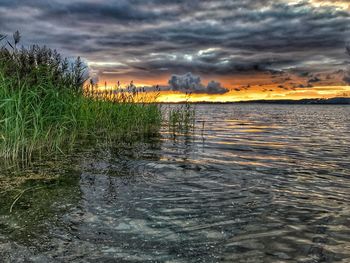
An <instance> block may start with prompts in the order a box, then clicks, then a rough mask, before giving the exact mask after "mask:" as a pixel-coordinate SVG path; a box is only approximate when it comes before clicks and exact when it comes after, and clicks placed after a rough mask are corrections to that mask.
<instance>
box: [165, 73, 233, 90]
mask: <svg viewBox="0 0 350 263" xmlns="http://www.w3.org/2000/svg"><path fill="white" fill-rule="evenodd" d="M168 83H169V86H170V89H171V90H173V91H182V92H188V93H208V94H223V93H226V92H228V89H226V88H224V87H222V86H221V83H219V82H216V81H214V80H212V81H210V82H209V83H208V85H207V86H205V85H203V83H202V80H201V78H200V77H199V76H196V75H193V74H192V73H190V72H188V73H186V74H184V75H172V76H171V78H170V80H169V82H168Z"/></svg>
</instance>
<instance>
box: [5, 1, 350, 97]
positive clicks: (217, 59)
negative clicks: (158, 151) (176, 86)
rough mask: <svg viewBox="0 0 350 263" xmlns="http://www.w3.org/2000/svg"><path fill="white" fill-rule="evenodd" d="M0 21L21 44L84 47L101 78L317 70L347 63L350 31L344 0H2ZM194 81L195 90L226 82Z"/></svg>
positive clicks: (66, 49)
mask: <svg viewBox="0 0 350 263" xmlns="http://www.w3.org/2000/svg"><path fill="white" fill-rule="evenodd" d="M0 25H1V29H0V30H1V32H0V33H2V34H7V35H11V34H12V33H13V32H14V31H16V30H20V32H21V33H22V35H23V42H22V43H23V44H25V45H27V44H31V43H38V44H45V45H48V46H50V47H53V48H57V49H59V50H60V51H61V52H63V54H64V55H68V56H72V55H80V56H82V57H84V58H85V59H86V60H87V61H88V62H89V66H90V68H91V69H92V70H93V72H95V73H96V72H97V73H98V75H99V76H100V77H101V76H102V77H108V78H115V79H117V78H118V77H119V76H121V75H128V76H130V79H144V78H152V77H153V78H155V77H157V76H160V75H162V76H166V75H171V74H173V73H174V74H184V73H186V72H193V73H194V74H197V75H200V76H210V75H213V76H215V77H216V76H218V77H221V76H223V77H227V76H234V75H235V74H237V73H240V72H257V71H258V72H267V73H271V72H272V73H273V72H281V71H288V72H297V73H300V74H302V72H305V73H306V72H307V73H310V75H309V76H311V74H315V73H319V72H326V71H331V70H336V69H341V68H345V66H346V62H345V61H346V60H347V56H346V55H345V54H344V50H345V49H344V48H345V43H346V42H347V41H348V40H350V39H349V37H350V34H349V33H350V32H349V26H350V13H349V3H348V1H345V0H343V1H341V0H338V1H335V0H326V1H323V0H322V1H321V0H300V1H297V0H290V1H288V0H275V1H272V0H241V1H227V0H192V1H186V0H100V1H93V0H85V1H82V0H52V1H49V2H46V1H41V0H27V1H19V0H2V1H1V5H0ZM210 77H211V76H210ZM305 77H308V76H305ZM308 78H310V77H308ZM196 85H197V86H196ZM196 85H195V88H193V87H191V89H193V90H195V91H196V92H198V91H201V92H202V91H203V90H206V91H207V92H210V91H211V90H212V92H214V93H220V92H224V90H225V89H223V88H222V87H220V85H218V84H217V83H210V84H209V87H204V88H203V87H202V86H200V84H196Z"/></svg>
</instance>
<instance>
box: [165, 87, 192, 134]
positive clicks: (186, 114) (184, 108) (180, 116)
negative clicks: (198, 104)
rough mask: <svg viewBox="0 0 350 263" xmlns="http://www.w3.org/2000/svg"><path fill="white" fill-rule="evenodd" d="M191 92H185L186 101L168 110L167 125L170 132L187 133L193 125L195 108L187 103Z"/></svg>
mask: <svg viewBox="0 0 350 263" xmlns="http://www.w3.org/2000/svg"><path fill="white" fill-rule="evenodd" d="M190 97H191V93H186V101H185V103H183V104H179V105H176V106H175V107H172V108H170V109H169V111H168V125H169V129H170V131H171V132H173V133H176V132H182V133H187V132H189V131H190V130H191V129H193V128H194V126H195V123H194V122H195V109H194V107H193V106H192V105H191V104H190V103H189V99H190Z"/></svg>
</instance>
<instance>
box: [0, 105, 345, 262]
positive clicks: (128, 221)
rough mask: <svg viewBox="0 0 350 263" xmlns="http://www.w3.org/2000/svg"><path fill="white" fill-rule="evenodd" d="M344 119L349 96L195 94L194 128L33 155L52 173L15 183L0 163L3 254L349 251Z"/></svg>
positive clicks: (90, 256)
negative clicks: (224, 99)
mask: <svg viewBox="0 0 350 263" xmlns="http://www.w3.org/2000/svg"><path fill="white" fill-rule="evenodd" d="M349 126H350V108H349V107H347V106H325V105H322V106H315V105H310V106H300V105H294V106H286V105H284V106H281V105H278V106H274V105H215V106H214V105H201V106H197V124H196V128H195V129H194V130H193V131H189V132H188V133H186V134H180V133H179V134H175V136H174V134H172V133H171V132H170V133H169V132H168V130H167V129H166V128H164V131H163V133H162V136H161V138H155V139H154V140H153V141H149V142H144V143H136V144H133V145H124V146H123V147H108V148H106V149H103V150H101V149H100V150H94V151H92V150H82V151H81V152H79V153H76V154H75V155H74V156H70V157H69V158H68V157H67V158H66V159H65V160H63V161H56V162H55V163H54V164H53V165H48V166H47V167H46V166H43V165H42V166H40V167H39V166H37V165H34V166H33V167H34V168H33V167H32V168H31V169H30V170H31V171H30V172H31V173H34V174H39V173H40V172H41V173H42V171H43V170H44V171H45V172H46V173H47V174H50V175H51V177H49V178H51V179H46V180H39V179H38V178H36V177H34V178H36V179H28V180H24V181H23V182H22V183H21V184H19V185H15V186H11V187H12V188H13V189H17V192H16V191H12V192H11V191H10V192H11V193H6V192H5V194H4V191H5V190H6V189H7V190H8V189H9V186H7V187H5V186H4V185H5V184H1V182H5V181H8V182H13V181H15V180H17V179H15V178H17V177H14V176H13V175H11V173H10V172H6V173H5V172H3V174H2V175H0V187H1V185H3V186H2V188H3V189H0V190H1V191H0V194H2V196H1V202H0V205H1V207H0V212H1V215H0V259H2V260H3V261H4V262H21V261H20V260H22V262H93V261H96V262H119V261H121V262H218V261H223V262H349V261H350V219H349V218H350V197H349V193H350V190H349V188H350V177H349V176H350V158H349V155H350V148H349V146H350V127H349ZM73 164H74V166H73ZM44 168H45V169H44ZM28 169H29V168H28ZM22 173H24V174H26V173H29V171H23V172H22ZM57 174H59V175H60V176H59V177H57V178H56V177H55V175H57ZM9 178H10V179H11V180H9ZM29 178H30V176H29ZM33 186H34V187H37V186H39V187H40V186H45V187H43V188H41V189H38V190H35V191H31V192H28V193H25V194H23V196H22V197H21V199H20V200H19V201H18V203H17V204H16V205H15V206H14V208H13V209H14V210H13V213H12V214H10V213H9V206H10V205H11V203H12V201H13V198H14V197H15V196H16V194H18V191H19V192H20V191H21V190H22V191H23V189H28V188H30V187H33ZM11 187H10V189H11ZM18 189H19V190H18ZM5 197H6V198H5ZM0 262H1V260H0Z"/></svg>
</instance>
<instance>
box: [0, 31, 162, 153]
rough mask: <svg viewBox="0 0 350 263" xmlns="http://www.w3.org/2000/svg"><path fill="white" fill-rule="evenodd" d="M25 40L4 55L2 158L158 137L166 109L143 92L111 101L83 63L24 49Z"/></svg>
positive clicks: (0, 59)
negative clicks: (89, 142) (88, 142)
mask: <svg viewBox="0 0 350 263" xmlns="http://www.w3.org/2000/svg"><path fill="white" fill-rule="evenodd" d="M1 38H2V39H3V40H4V37H1ZM19 40H20V35H19V33H15V34H14V39H13V43H10V42H9V41H7V42H8V45H6V46H4V47H2V48H1V49H0V158H3V159H13V160H16V159H18V158H20V159H21V160H29V159H31V158H32V156H33V155H37V156H43V155H50V154H52V153H57V152H60V153H62V152H64V151H65V150H66V149H68V148H70V147H73V146H74V143H75V142H76V141H77V140H79V139H82V138H89V139H97V138H103V140H106V141H111V140H114V139H116V140H118V139H124V140H127V139H134V138H135V137H143V136H150V135H151V134H154V133H156V132H157V130H158V127H159V125H160V122H161V114H160V109H159V107H158V105H157V104H155V103H150V101H145V100H146V98H143V97H142V95H140V92H139V91H137V92H136V90H134V88H133V87H132V88H131V87H129V91H128V90H126V91H124V90H123V91H120V94H119V95H115V96H114V95H113V96H112V97H111V98H109V97H107V95H106V94H105V93H103V92H101V91H100V90H98V89H97V87H92V88H91V87H90V89H91V90H89V88H86V86H84V83H85V80H86V73H85V68H84V65H83V63H82V61H81V59H80V58H77V59H76V60H75V61H74V62H72V63H69V62H68V60H67V59H64V58H62V57H61V55H60V54H59V53H58V52H56V51H54V50H51V49H49V48H47V47H39V46H32V47H30V48H28V49H25V48H23V47H22V48H20V49H18V48H17V44H18V42H19ZM144 97H147V96H144ZM147 99H148V100H150V99H151V98H148V97H147ZM136 101H138V102H139V103H134V102H136Z"/></svg>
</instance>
